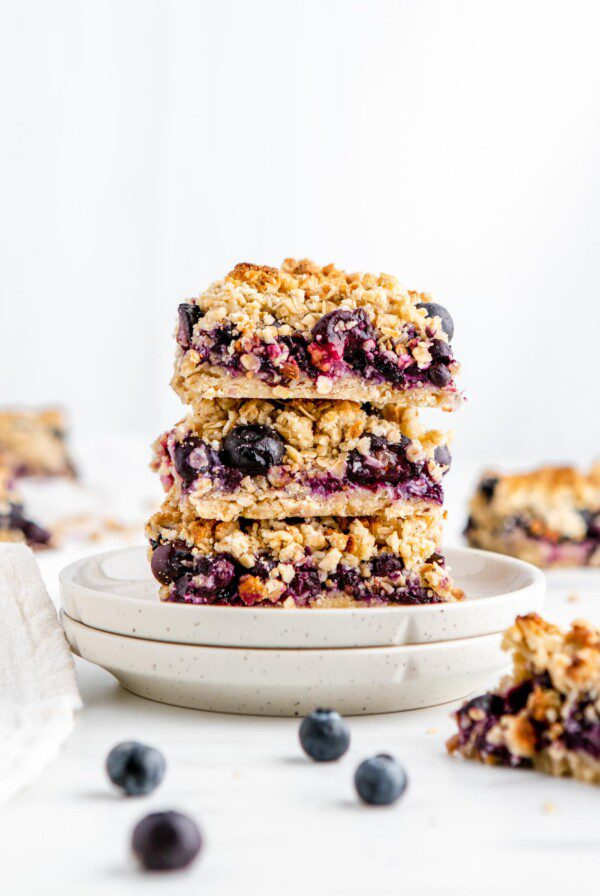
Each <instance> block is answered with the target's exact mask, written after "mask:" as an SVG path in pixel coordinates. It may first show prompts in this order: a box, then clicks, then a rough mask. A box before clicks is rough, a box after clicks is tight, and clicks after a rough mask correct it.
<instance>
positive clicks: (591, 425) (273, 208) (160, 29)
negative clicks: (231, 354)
mask: <svg viewBox="0 0 600 896" xmlns="http://www.w3.org/2000/svg"><path fill="white" fill-rule="evenodd" d="M599 109H600V8H599V7H598V4H595V3H593V2H589V3H585V2H564V3H551V2H539V3H538V2H523V0H520V2H508V0H504V2H495V3H490V2H482V0H473V2H435V0H429V2H428V0H421V2H416V0H414V2H408V0H406V2H402V0H396V2H393V0H388V2H386V0H363V2H360V0H346V2H334V0H298V2H295V0H280V2H276V0H273V2H269V0H256V2H251V0H204V2H202V0H195V2H187V0H178V2H160V0H98V2H95V0H83V2H82V0H54V2H52V3H48V2H45V0H37V2H36V0H13V2H11V0H8V2H4V3H3V4H2V6H1V12H0V120H1V122H2V136H1V140H0V196H1V206H0V208H1V210H0V227H1V233H0V289H1V293H2V311H1V318H0V370H1V374H2V379H1V395H0V399H1V401H2V402H16V401H23V402H30V403H31V402H42V401H49V402H54V401H62V402H63V403H64V404H65V405H66V406H67V407H68V408H69V409H70V410H71V412H72V416H73V421H74V428H75V432H76V435H77V436H78V437H79V438H80V439H93V438H96V437H97V435H98V434H103V435H104V436H106V435H107V434H112V433H117V432H118V433H128V434H130V435H132V436H134V437H135V438H139V440H140V444H143V440H148V439H150V438H151V437H153V436H154V435H156V434H157V433H158V432H159V431H160V430H161V429H164V428H166V427H167V426H168V425H170V424H171V423H173V422H174V421H175V419H176V418H177V417H178V416H179V415H180V409H179V405H178V402H177V400H176V399H175V397H174V396H173V395H172V394H171V391H170V388H169V385H168V381H169V377H170V370H171V361H172V354H173V343H172V339H171V332H172V329H173V325H174V321H175V316H176V306H177V304H178V302H179V301H180V300H181V299H182V298H183V297H186V296H188V295H192V294H194V293H197V292H198V291H200V290H201V289H203V288H204V287H205V286H206V285H207V284H208V283H209V282H210V281H211V280H212V279H215V278H216V277H217V276H219V275H221V274H222V273H224V272H226V271H227V270H229V269H230V268H231V267H232V266H233V265H234V264H235V262H237V261H254V262H260V263H269V264H271V263H278V262H279V261H280V260H281V259H282V258H283V257H285V256H289V255H295V256H300V257H302V256H310V257H313V258H315V259H316V260H318V261H320V262H323V263H325V262H329V261H335V262H337V263H339V264H341V265H343V266H346V267H348V268H350V269H363V270H365V269H367V270H368V269H371V270H385V271H389V272H392V273H395V274H397V275H398V276H400V278H401V279H402V280H403V281H404V282H405V283H406V285H408V286H410V287H414V288H418V289H422V290H429V291H431V292H433V293H434V295H435V296H436V298H437V299H438V300H439V301H441V302H442V303H443V304H445V305H447V306H448V308H449V309H450V310H451V312H452V314H453V316H454V318H455V322H456V337H455V340H454V344H455V351H456V354H457V355H458V357H459V358H460V359H461V360H462V362H463V374H462V383H463V385H464V387H465V389H466V391H467V394H468V396H469V402H468V404H467V406H466V408H465V409H464V410H463V411H462V412H461V414H459V415H455V416H454V418H453V419H451V420H449V419H448V418H444V422H445V423H448V422H450V423H452V424H453V425H454V428H455V430H456V431H457V445H456V448H455V456H457V457H460V459H461V461H462V463H468V464H469V466H470V467H472V468H473V472H475V469H476V467H477V466H479V465H481V464H487V463H493V462H495V461H503V460H506V459H509V460H510V461H511V462H513V463H517V464H522V465H526V464H530V463H534V462H537V461H539V460H544V459H553V460H563V459H564V460H567V459H574V460H578V461H581V462H586V463H587V462H588V461H589V460H591V458H592V457H593V456H594V454H596V453H597V452H598V445H599V444H600V440H599V435H600V426H599V424H598V412H597V406H598V399H599V398H600V390H599V388H598V373H599V367H598V354H599V352H598V346H599V335H598V334H599V330H600V327H599V324H600V311H599V304H600V303H599V294H600V264H599V260H598V249H599V225H600V165H599V159H600V118H599ZM144 462H145V459H144Z"/></svg>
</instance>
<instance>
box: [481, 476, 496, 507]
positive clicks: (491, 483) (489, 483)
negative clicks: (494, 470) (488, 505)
mask: <svg viewBox="0 0 600 896" xmlns="http://www.w3.org/2000/svg"><path fill="white" fill-rule="evenodd" d="M497 485H498V477H497V476H488V477H487V479H483V480H482V481H481V482H480V483H479V491H480V492H481V494H482V495H483V496H484V498H486V499H487V500H488V501H491V500H492V498H493V497H494V492H495V491H496V486H497Z"/></svg>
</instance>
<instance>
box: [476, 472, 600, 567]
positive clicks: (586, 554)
mask: <svg viewBox="0 0 600 896" xmlns="http://www.w3.org/2000/svg"><path fill="white" fill-rule="evenodd" d="M469 514H470V515H469V520H468V523H467V528H466V530H465V534H466V537H467V539H468V541H469V544H471V545H472V546H473V547H476V548H483V549H485V550H489V551H499V552H500V553H503V554H512V555H513V556H514V557H520V558H521V559H523V560H528V561H529V562H530V563H535V564H536V565H537V566H541V567H553V566H592V567H600V463H597V464H595V466H593V467H592V469H591V470H590V471H589V472H588V473H582V472H580V471H578V470H576V469H574V468H573V467H542V468H541V469H537V470H533V471H532V472H529V473H522V474H521V473H519V474H511V475H507V474H502V473H499V472H495V471H488V472H486V473H485V474H484V475H483V476H482V477H481V479H480V481H479V483H478V485H477V487H476V489H475V493H474V495H473V497H472V500H471V503H470V507H469Z"/></svg>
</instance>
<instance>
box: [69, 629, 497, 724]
mask: <svg viewBox="0 0 600 896" xmlns="http://www.w3.org/2000/svg"><path fill="white" fill-rule="evenodd" d="M62 624H63V628H64V630H65V633H66V635H67V639H68V641H69V643H70V645H71V648H72V650H73V651H74V652H75V653H76V654H78V655H79V656H81V657H83V658H84V659H86V660H89V661H90V662H92V663H95V664H96V665H98V666H102V668H104V669H106V670H107V671H108V672H110V673H112V675H114V676H115V678H117V679H118V681H119V682H120V683H121V684H122V685H123V687H124V688H126V689H127V690H128V691H132V692H133V693H134V694H139V696H141V697H147V698H148V699H149V700H158V701H159V702H160V703H171V704H173V705H175V706H189V707H191V708H193V709H205V710H210V711H213V712H233V713H241V714H243V715H271V716H295V715H306V714H307V713H308V712H310V711H311V710H313V709H314V708H315V707H316V706H332V707H334V708H335V709H337V710H339V711H340V712H342V713H345V714H346V715H363V714H370V713H379V712H398V711H400V710H405V709H418V708H420V707H423V706H434V705H435V704H437V703H446V702H448V701H449V700H458V699H460V698H462V697H465V696H466V695H467V694H470V693H472V692H473V691H476V690H479V689H480V688H481V689H483V688H486V687H487V686H488V685H489V684H490V683H491V682H494V681H495V679H496V677H497V676H498V675H499V674H500V673H501V672H502V671H503V670H504V669H505V668H506V666H507V662H508V658H507V656H506V654H504V653H502V651H501V650H500V641H501V638H502V636H501V635H500V634H497V635H483V636H480V637H477V638H462V639H459V640H456V641H444V642H442V643H440V644H411V645H407V646H404V647H358V648H354V649H333V650H331V649H329V650H247V649H245V648H242V647H199V646H195V645H193V644H170V643H165V642H160V641H147V640H144V639H142V638H127V637H124V636H123V635H113V634H110V633H109V632H102V631H99V629H95V628H90V627H89V626H87V625H82V624H81V623H80V622H75V621H74V620H73V619H71V618H70V617H69V616H67V615H66V613H64V612H63V613H62Z"/></svg>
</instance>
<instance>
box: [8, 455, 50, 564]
mask: <svg viewBox="0 0 600 896" xmlns="http://www.w3.org/2000/svg"><path fill="white" fill-rule="evenodd" d="M7 541H10V542H26V544H28V545H29V546H30V547H32V548H42V547H47V546H48V545H49V543H50V533H49V532H47V531H46V529H43V528H42V527H41V526H38V525H37V523H33V522H32V521H31V520H29V519H27V517H25V516H24V514H23V504H22V503H21V501H20V499H19V496H18V494H17V492H16V490H15V485H14V478H13V474H12V471H10V470H9V469H7V468H6V467H2V466H0V543H1V542H7Z"/></svg>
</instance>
